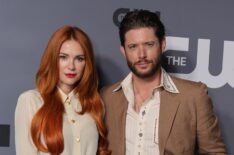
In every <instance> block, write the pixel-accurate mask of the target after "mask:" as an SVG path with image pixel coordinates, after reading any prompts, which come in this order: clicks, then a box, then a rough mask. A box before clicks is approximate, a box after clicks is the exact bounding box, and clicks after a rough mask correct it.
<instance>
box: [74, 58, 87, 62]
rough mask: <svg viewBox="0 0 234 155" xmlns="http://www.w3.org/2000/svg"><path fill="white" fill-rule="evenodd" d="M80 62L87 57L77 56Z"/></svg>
mask: <svg viewBox="0 0 234 155" xmlns="http://www.w3.org/2000/svg"><path fill="white" fill-rule="evenodd" d="M76 59H77V60H78V61H79V62H82V61H84V60H85V58H84V57H77V58H76Z"/></svg>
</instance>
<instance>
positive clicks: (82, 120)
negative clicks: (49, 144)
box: [15, 88, 98, 155]
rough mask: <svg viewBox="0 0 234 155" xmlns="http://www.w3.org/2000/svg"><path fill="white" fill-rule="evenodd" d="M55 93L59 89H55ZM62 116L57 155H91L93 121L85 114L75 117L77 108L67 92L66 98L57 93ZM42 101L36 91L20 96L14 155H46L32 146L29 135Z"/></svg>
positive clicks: (94, 143)
mask: <svg viewBox="0 0 234 155" xmlns="http://www.w3.org/2000/svg"><path fill="white" fill-rule="evenodd" d="M58 89H59V88H58ZM59 92H60V95H61V98H62V102H63V103H64V107H65V113H64V115H63V137H64V150H63V152H62V154H61V155H94V154H96V152H97V146H98V131H97V127H96V124H95V121H94V120H93V118H92V117H91V116H90V115H89V114H87V113H85V114H83V115H79V114H78V113H77V112H78V111H80V110H81V104H80V102H79V100H78V98H77V96H76V95H75V94H74V93H73V92H71V93H69V94H68V95H66V94H65V93H64V92H63V91H62V90H61V89H59ZM42 104H43V100H42V98H41V95H40V94H39V92H38V91H37V90H29V91H26V92H24V93H22V94H21V95H20V97H19V99H18V103H17V106H16V111H15V142H16V155H49V154H48V153H44V152H40V151H38V149H37V148H36V147H35V146H34V144H33V142H32V139H31V134H30V127H31V120H32V118H33V116H34V115H35V113H36V112H37V111H38V110H39V108H40V107H41V106H42Z"/></svg>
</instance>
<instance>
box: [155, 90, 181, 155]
mask: <svg viewBox="0 0 234 155" xmlns="http://www.w3.org/2000/svg"><path fill="white" fill-rule="evenodd" d="M177 95H178V94H173V93H170V92H167V91H166V90H163V91H162V92H161V96H160V100H161V103H160V112H159V133H158V134H159V151H160V155H163V154H164V151H165V150H164V149H165V145H166V142H167V138H168V136H169V134H170V131H171V128H172V125H173V120H174V118H175V115H176V112H177V109H178V107H179V104H180V102H179V101H178V97H177Z"/></svg>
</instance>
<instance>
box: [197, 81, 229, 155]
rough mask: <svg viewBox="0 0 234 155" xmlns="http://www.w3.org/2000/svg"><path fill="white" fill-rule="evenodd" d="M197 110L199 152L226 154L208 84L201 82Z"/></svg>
mask: <svg viewBox="0 0 234 155" xmlns="http://www.w3.org/2000/svg"><path fill="white" fill-rule="evenodd" d="M195 102H196V108H197V109H196V110H197V140H198V151H199V154H212V155H226V154H227V152H226V149H225V145H224V142H223V139H222V135H221V131H220V128H219V125H218V119H217V117H216V116H215V114H214V112H213V107H212V102H211V99H210V97H209V96H208V90H207V86H206V85H205V84H200V87H199V91H198V96H197V97H196V99H195Z"/></svg>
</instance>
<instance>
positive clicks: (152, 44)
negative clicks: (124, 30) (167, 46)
mask: <svg viewBox="0 0 234 155" xmlns="http://www.w3.org/2000/svg"><path fill="white" fill-rule="evenodd" d="M146 45H147V46H149V47H152V46H154V43H146Z"/></svg>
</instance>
